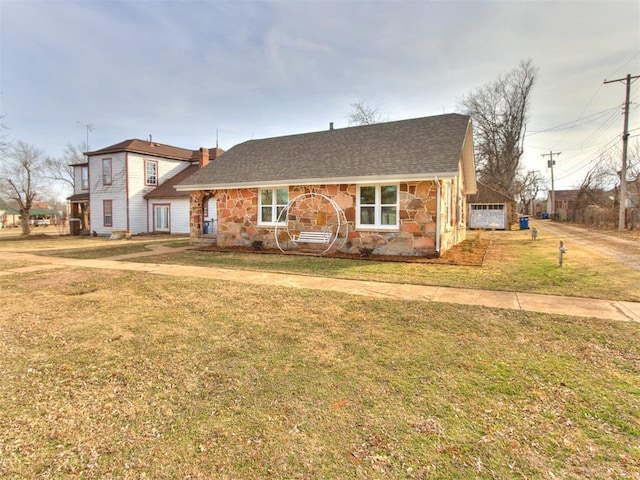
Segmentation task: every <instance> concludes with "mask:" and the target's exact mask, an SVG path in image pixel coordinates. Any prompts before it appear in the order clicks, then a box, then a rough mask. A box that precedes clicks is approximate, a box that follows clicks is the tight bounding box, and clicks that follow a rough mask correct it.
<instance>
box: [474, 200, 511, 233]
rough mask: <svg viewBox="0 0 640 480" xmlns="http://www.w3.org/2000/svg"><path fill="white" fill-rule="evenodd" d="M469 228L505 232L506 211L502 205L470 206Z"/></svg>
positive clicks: (477, 204)
mask: <svg viewBox="0 0 640 480" xmlns="http://www.w3.org/2000/svg"><path fill="white" fill-rule="evenodd" d="M470 210H471V211H470V214H469V228H484V229H487V230H506V228H507V209H506V206H505V204H504V203H496V204H486V203H483V204H479V203H476V204H472V205H470Z"/></svg>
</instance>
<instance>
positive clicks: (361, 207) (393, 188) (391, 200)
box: [356, 185, 400, 230]
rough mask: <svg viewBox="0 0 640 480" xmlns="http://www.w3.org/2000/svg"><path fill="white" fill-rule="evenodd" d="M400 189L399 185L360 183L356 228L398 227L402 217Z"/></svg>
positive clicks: (387, 228) (381, 228) (385, 228)
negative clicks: (400, 213) (400, 211)
mask: <svg viewBox="0 0 640 480" xmlns="http://www.w3.org/2000/svg"><path fill="white" fill-rule="evenodd" d="M399 190H400V189H399V188H398V185H360V186H359V187H358V193H357V195H358V197H357V215H356V228H371V229H380V230H394V229H397V228H398V226H399V218H400V215H399V210H400V193H399Z"/></svg>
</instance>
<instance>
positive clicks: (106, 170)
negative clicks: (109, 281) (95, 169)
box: [102, 158, 113, 185]
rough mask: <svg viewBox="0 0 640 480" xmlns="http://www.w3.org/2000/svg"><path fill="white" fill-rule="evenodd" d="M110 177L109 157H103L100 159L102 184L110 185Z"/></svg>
mask: <svg viewBox="0 0 640 480" xmlns="http://www.w3.org/2000/svg"><path fill="white" fill-rule="evenodd" d="M112 177H113V175H112V173H111V159H110V158H103V159H102V184H103V185H111V181H112Z"/></svg>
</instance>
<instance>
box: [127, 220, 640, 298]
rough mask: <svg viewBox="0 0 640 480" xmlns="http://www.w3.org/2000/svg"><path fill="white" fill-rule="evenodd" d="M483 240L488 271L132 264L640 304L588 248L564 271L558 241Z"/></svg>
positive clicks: (322, 263) (216, 256)
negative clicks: (211, 267)
mask: <svg viewBox="0 0 640 480" xmlns="http://www.w3.org/2000/svg"><path fill="white" fill-rule="evenodd" d="M483 235H484V236H485V237H490V238H491V245H490V247H489V250H488V252H487V255H486V257H485V260H484V263H483V265H482V266H460V265H445V264H424V263H394V262H376V261H370V260H360V259H354V260H350V259H340V258H330V257H310V256H294V255H277V254H254V253H236V252H207V251H195V250H187V251H183V252H176V253H171V254H168V255H158V256H152V257H147V258H146V259H142V258H140V259H131V260H130V261H134V262H136V261H140V262H151V263H176V264H181V265H194V266H203V267H208V266H215V267H222V268H232V269H246V270H258V271H270V272H283V273H295V274H302V275H317V276H323V277H335V278H344V279H356V280H373V281H380V282H393V283H412V284H417V285H437V286H446V287H458V288H475V289H486V290H500V291H518V292H530V293H539V294H549V295H567V296H576V297H587V298H598V299H615V300H627V301H640V290H638V288H637V285H640V272H638V271H636V270H633V269H631V268H628V267H624V266H621V265H620V264H618V263H617V262H613V261H611V260H610V259H607V258H604V257H602V256H598V255H594V254H593V253H592V252H591V251H589V250H586V249H585V248H583V247H579V246H577V245H570V249H569V252H568V253H567V254H566V255H565V262H564V265H563V266H562V267H560V266H559V263H558V248H557V241H556V240H555V239H548V240H545V239H542V240H538V241H535V242H533V241H531V240H528V237H526V235H527V234H526V233H523V232H491V233H487V232H485V233H483ZM467 248H473V247H467Z"/></svg>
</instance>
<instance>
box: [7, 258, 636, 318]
mask: <svg viewBox="0 0 640 480" xmlns="http://www.w3.org/2000/svg"><path fill="white" fill-rule="evenodd" d="M166 248H167V249H168V250H170V251H172V252H177V251H179V250H181V249H180V248H169V247H166ZM186 248H190V247H185V249H186ZM161 250H162V247H161V246H158V247H157V248H154V249H153V251H150V252H142V253H140V252H139V253H133V254H128V255H122V256H119V257H111V258H108V259H90V260H78V259H70V258H60V257H44V256H40V255H34V254H29V253H14V252H3V257H4V258H5V259H13V260H21V261H28V262H31V263H34V265H32V266H27V267H19V268H12V269H8V270H4V271H0V276H6V275H16V274H20V273H31V272H37V271H42V270H50V269H57V268H95V269H108V270H127V271H137V272H145V273H151V274H154V275H170V276H175V277H197V278H210V279H214V280H224V281H229V282H242V283H244V284H255V285H272V286H280V287H287V288H306V289H313V290H324V291H330V292H341V293H347V294H351V295H361V296H366V297H373V298H390V299H394V300H412V301H422V302H441V303H453V304H460V305H477V306H486V307H491V308H505V309H512V310H523V311H531V312H541V313H550V314H558V315H573V316H578V317H590V318H600V319H605V320H619V321H634V322H640V303H637V302H621V301H614V300H595V299H589V298H577V297H560V296H553V295H538V294H533V293H521V292H498V291H489V290H471V289H462V288H449V287H434V286H425V285H411V284H397V283H384V282H371V281H362V280H344V279H338V278H325V277H315V276H307V275H292V274H283V273H271V272H257V271H249V270H234V269H226V268H217V267H196V266H184V265H168V264H157V263H135V262H123V261H121V260H124V259H130V258H135V257H140V256H148V255H157V254H159V253H162V252H161Z"/></svg>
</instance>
